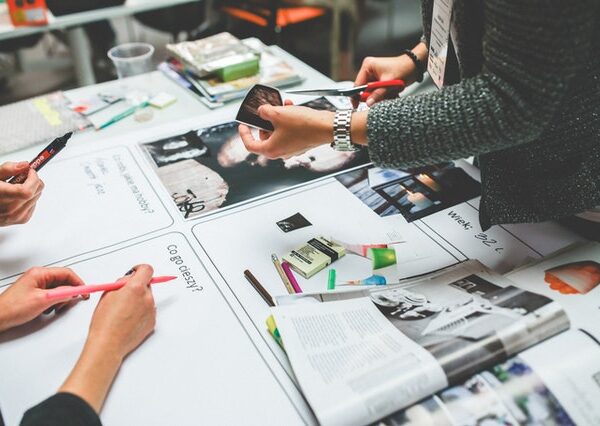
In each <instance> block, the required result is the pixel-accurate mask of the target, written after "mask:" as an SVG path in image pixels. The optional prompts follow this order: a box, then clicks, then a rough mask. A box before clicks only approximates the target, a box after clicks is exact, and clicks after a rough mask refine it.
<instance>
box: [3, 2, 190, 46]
mask: <svg viewBox="0 0 600 426" xmlns="http://www.w3.org/2000/svg"><path fill="white" fill-rule="evenodd" d="M196 1H198V0H127V1H126V2H125V4H124V5H122V6H113V7H106V8H102V9H95V10H90V11H86V12H80V13H73V14H69V15H64V16H60V17H55V16H52V15H50V17H49V23H48V25H42V26H31V27H18V28H15V27H14V26H13V25H12V23H11V22H10V18H9V16H8V9H7V6H6V4H0V40H7V39H11V38H16V37H22V36H27V35H31V34H36V33H40V32H45V31H50V30H56V29H63V28H67V27H73V26H79V25H82V24H87V23H89V22H95V21H100V20H103V19H111V18H119V17H122V16H129V15H132V14H134V13H139V12H145V11H148V10H153V9H161V8H165V7H171V6H176V5H179V4H185V3H192V2H196Z"/></svg>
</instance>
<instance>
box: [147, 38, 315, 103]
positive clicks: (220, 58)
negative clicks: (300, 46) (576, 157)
mask: <svg viewBox="0 0 600 426" xmlns="http://www.w3.org/2000/svg"><path fill="white" fill-rule="evenodd" d="M225 35H227V33H223V34H219V35H217V36H213V37H211V38H212V40H213V41H212V42H211V43H210V49H208V47H207V46H205V47H204V48H203V47H202V46H204V45H205V44H206V39H205V40H198V41H195V42H185V44H184V43H179V44H174V45H168V46H167V49H168V50H169V52H170V53H171V54H172V57H170V58H169V59H167V60H166V61H165V62H163V63H161V64H160V65H159V69H160V70H161V71H162V72H163V73H164V74H165V75H166V76H167V77H169V78H171V79H172V80H174V81H175V82H177V83H178V84H179V85H181V86H183V87H185V88H186V89H188V90H190V91H191V92H192V93H194V94H195V95H197V96H198V97H199V98H200V99H201V101H202V102H203V103H204V104H205V105H207V106H208V107H210V108H216V107H220V106H223V104H224V103H225V102H228V101H231V100H236V99H240V98H243V97H244V96H245V95H246V93H247V92H248V90H249V89H250V88H251V87H252V86H254V85H255V84H265V85H268V86H275V87H285V86H292V85H295V84H299V83H301V82H302V80H303V79H302V77H301V76H300V75H298V73H297V72H296V71H295V70H294V68H293V67H292V66H291V65H290V64H289V63H287V62H286V61H285V60H284V59H282V58H281V57H279V56H277V55H276V54H275V53H273V52H272V50H271V49H270V48H269V47H268V46H266V45H265V44H264V43H262V42H261V41H260V40H259V39H257V38H248V39H245V40H237V39H236V38H235V37H233V36H231V35H228V36H225ZM215 37H216V38H215ZM219 40H221V41H222V46H218V42H219ZM199 52H205V53H204V55H201V54H200V53H199ZM250 57H258V58H259V67H258V73H256V74H255V75H251V76H246V77H242V78H238V79H235V80H230V81H223V79H222V78H220V77H219V75H218V73H217V70H218V69H223V67H224V66H231V65H232V64H235V63H236V61H237V62H238V63H244V62H245V61H246V63H247V61H248V60H249V58H250Z"/></svg>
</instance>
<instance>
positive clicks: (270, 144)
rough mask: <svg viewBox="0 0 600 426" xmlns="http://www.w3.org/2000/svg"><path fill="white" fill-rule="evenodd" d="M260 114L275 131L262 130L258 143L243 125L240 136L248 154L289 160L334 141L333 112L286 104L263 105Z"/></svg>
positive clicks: (288, 102)
mask: <svg viewBox="0 0 600 426" xmlns="http://www.w3.org/2000/svg"><path fill="white" fill-rule="evenodd" d="M258 115H259V116H260V117H261V118H262V119H264V120H268V121H270V122H271V123H272V124H273V127H274V129H275V130H274V131H273V132H267V131H264V130H261V131H260V133H259V140H257V139H255V138H254V136H253V135H252V133H251V131H250V128H249V127H248V126H246V125H244V124H241V125H240V126H239V132H240V137H241V138H242V141H243V142H244V145H245V146H246V149H247V150H248V151H250V152H253V153H255V154H260V155H264V156H265V157H267V158H269V159H275V158H284V159H286V158H289V157H292V156H294V155H299V154H302V153H303V152H305V151H307V150H309V149H311V148H315V147H317V146H319V145H323V144H326V143H331V141H332V140H333V118H334V113H333V112H330V111H319V110H315V109H312V108H307V107H301V106H293V104H292V103H291V102H290V101H286V102H285V106H272V105H263V106H261V107H260V108H259V109H258Z"/></svg>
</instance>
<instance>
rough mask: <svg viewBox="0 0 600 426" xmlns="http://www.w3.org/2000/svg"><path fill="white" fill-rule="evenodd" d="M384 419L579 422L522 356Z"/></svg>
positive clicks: (472, 424)
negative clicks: (575, 420) (574, 419)
mask: <svg viewBox="0 0 600 426" xmlns="http://www.w3.org/2000/svg"><path fill="white" fill-rule="evenodd" d="M379 424H380V425H381V426H409V425H421V424H427V425H436V426H446V425H447V426H451V425H463V426H478V425H503V426H519V425H551V426H559V425H560V426H575V422H574V421H573V420H572V419H571V417H570V416H569V413H568V412H567V411H566V410H565V408H564V407H563V406H562V404H561V403H560V401H559V400H558V399H557V398H556V396H555V395H554V394H553V393H552V392H551V391H550V390H549V389H548V387H546V385H545V384H544V383H543V382H542V380H541V379H540V377H539V376H538V375H537V374H536V373H535V371H533V369H532V368H531V367H530V366H529V365H528V364H527V363H526V362H524V361H523V360H522V359H521V358H519V357H516V358H512V359H510V360H508V361H507V362H504V363H502V364H499V365H497V366H495V367H494V368H492V369H489V370H487V371H484V372H482V373H481V374H478V375H476V376H473V377H471V378H470V379H468V380H467V381H465V382H464V383H463V384H461V385H459V386H452V387H450V388H448V389H445V390H443V391H441V392H439V393H437V394H436V395H434V396H433V397H431V398H428V399H426V400H425V401H423V402H421V403H419V404H415V405H413V406H412V407H409V408H407V409H405V410H402V411H399V412H398V413H395V414H393V415H391V416H389V417H387V418H386V419H383V420H382V421H381V422H380V423H379Z"/></svg>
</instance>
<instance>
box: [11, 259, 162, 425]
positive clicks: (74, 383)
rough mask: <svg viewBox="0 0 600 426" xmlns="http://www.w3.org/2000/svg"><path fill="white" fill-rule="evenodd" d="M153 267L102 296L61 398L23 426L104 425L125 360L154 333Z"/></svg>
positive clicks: (33, 413) (35, 409) (140, 270)
mask: <svg viewBox="0 0 600 426" xmlns="http://www.w3.org/2000/svg"><path fill="white" fill-rule="evenodd" d="M153 272H154V271H153V269H152V267H151V266H149V265H139V266H137V267H135V268H134V269H132V273H131V274H129V275H126V276H125V277H124V278H123V279H126V280H127V283H126V284H125V286H123V287H122V288H121V289H120V290H116V291H111V292H106V293H104V295H102V297H101V299H100V301H99V302H98V306H96V310H95V311H94V315H93V317H92V322H91V325H90V330H89V333H88V338H87V340H86V343H85V346H84V348H83V351H82V352H81V355H80V357H79V360H78V361H77V364H75V367H74V368H73V370H72V371H71V374H70V375H69V377H68V378H67V379H66V380H65V382H64V383H63V385H62V386H61V387H60V389H59V390H58V393H57V394H56V395H54V396H52V397H50V398H48V399H47V400H45V401H43V402H42V403H40V404H38V405H37V406H35V407H33V408H32V409H30V410H28V411H27V412H26V413H25V415H24V417H23V419H22V421H21V426H41V425H44V426H48V425H50V426H54V425H61V426H83V425H85V426H88V425H99V424H101V423H100V419H99V417H98V415H99V413H100V410H101V409H102V405H103V404H104V400H105V399H106V396H107V394H108V391H109V389H110V386H111V384H112V382H113V380H114V378H115V376H116V375H117V372H118V371H119V368H120V367H121V364H122V363H123V360H124V359H125V357H126V356H127V355H128V354H129V353H130V352H132V351H133V350H135V349H136V348H137V347H138V346H139V345H140V344H141V343H142V342H143V341H144V340H145V339H146V338H147V337H148V335H149V334H150V333H151V332H152V330H153V329H154V325H155V321H156V308H155V305H154V298H153V296H152V290H151V289H150V286H149V285H148V283H149V282H150V280H151V278H152V274H153Z"/></svg>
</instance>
